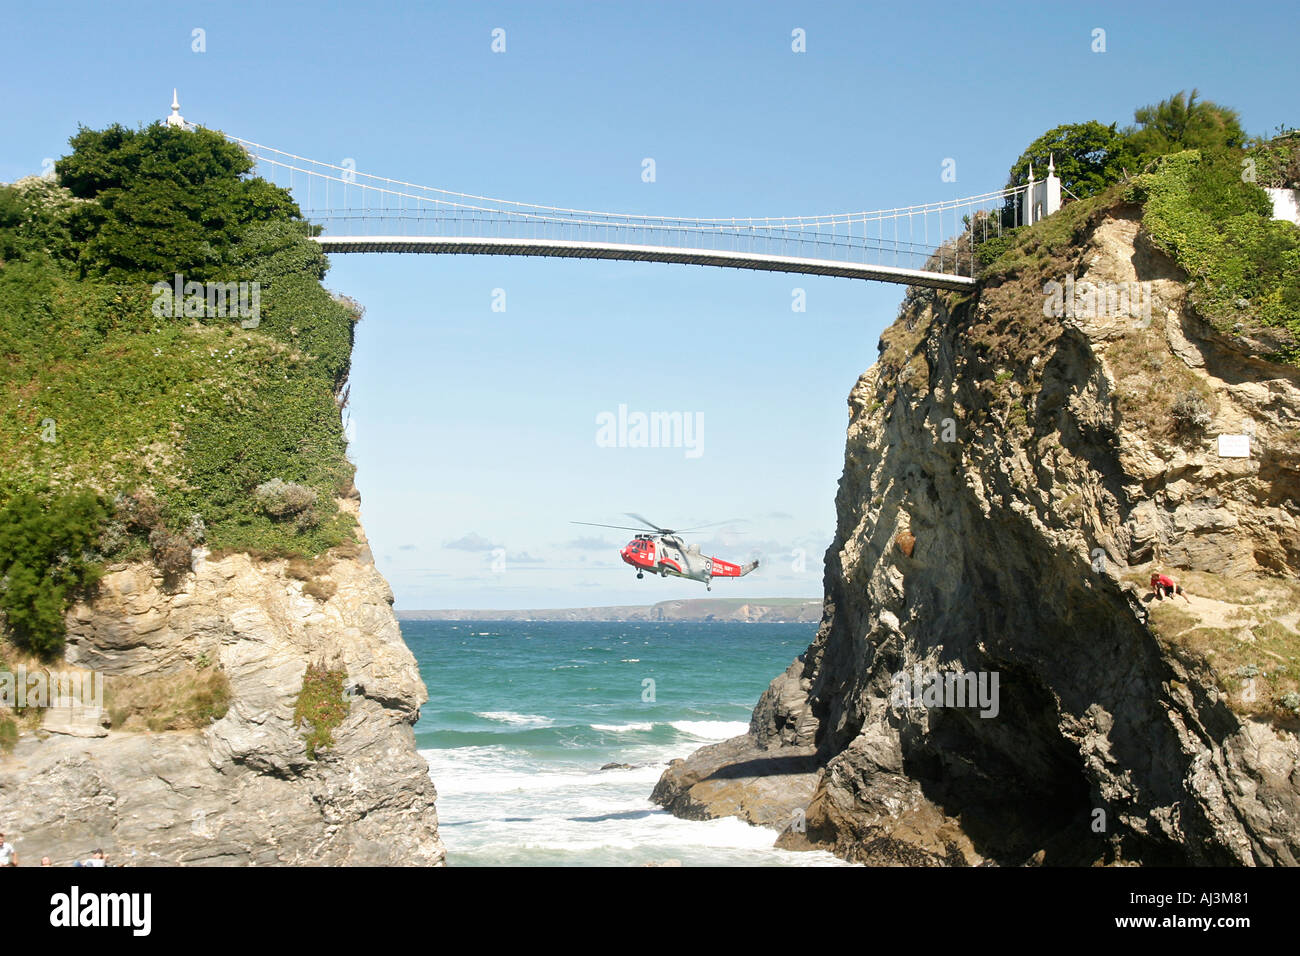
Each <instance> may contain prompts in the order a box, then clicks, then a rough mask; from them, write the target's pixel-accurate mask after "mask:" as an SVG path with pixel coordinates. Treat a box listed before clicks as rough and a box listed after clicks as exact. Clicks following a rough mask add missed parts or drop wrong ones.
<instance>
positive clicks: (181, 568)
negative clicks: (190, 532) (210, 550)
mask: <svg viewBox="0 0 1300 956" xmlns="http://www.w3.org/2000/svg"><path fill="white" fill-rule="evenodd" d="M149 548H150V550H151V551H152V553H153V563H154V564H155V565H157V566H158V570H159V571H161V572H162V573H163V577H164V578H166V579H167V580H169V581H175V580H176V579H177V578H179V577H180V576H181V575H183V574H185V573H186V572H188V571H189V570H190V569H191V566H192V565H191V561H192V558H193V554H192V552H193V550H194V542H192V541H191V540H190V539H189V537H187V536H186V535H183V534H175V533H173V532H171V531H168V530H167V529H166V528H155V529H154V530H153V531H151V532H150V533H149Z"/></svg>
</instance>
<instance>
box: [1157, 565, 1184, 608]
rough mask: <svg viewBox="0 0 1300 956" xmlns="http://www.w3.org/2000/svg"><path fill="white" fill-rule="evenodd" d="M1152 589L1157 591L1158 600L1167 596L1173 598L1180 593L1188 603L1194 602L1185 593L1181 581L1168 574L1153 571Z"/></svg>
mask: <svg viewBox="0 0 1300 956" xmlns="http://www.w3.org/2000/svg"><path fill="white" fill-rule="evenodd" d="M1151 590H1153V591H1155V592H1156V600H1158V601H1163V600H1164V599H1165V598H1166V597H1168V598H1170V599H1172V598H1173V596H1174V595H1175V594H1178V595H1181V596H1182V599H1183V600H1184V601H1186V602H1187V603H1188V604H1191V603H1192V601H1191V599H1190V598H1189V597H1188V596H1187V595H1186V594H1185V593H1183V589H1182V587H1181V586H1180V585H1179V583H1178V582H1177V581H1175V580H1174V579H1173V578H1171V577H1169V576H1168V575H1167V574H1158V573H1156V572H1154V571H1153V572H1151Z"/></svg>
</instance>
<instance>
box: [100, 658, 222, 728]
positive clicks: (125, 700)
mask: <svg viewBox="0 0 1300 956" xmlns="http://www.w3.org/2000/svg"><path fill="white" fill-rule="evenodd" d="M230 698H231V690H230V680H229V678H227V677H226V672H225V671H223V670H221V669H220V668H217V667H187V668H183V669H181V670H178V671H173V672H171V673H169V674H162V675H155V676H148V677H143V676H142V677H108V678H106V679H105V681H104V706H105V708H106V709H107V710H108V716H109V720H110V721H111V727H112V729H113V730H124V731H145V730H148V731H164V730H195V729H202V728H204V727H207V726H208V725H209V724H211V723H212V722H213V721H214V720H220V719H221V718H222V717H224V716H225V715H226V711H227V710H228V709H229V707H230Z"/></svg>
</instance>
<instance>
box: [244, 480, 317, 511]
mask: <svg viewBox="0 0 1300 956" xmlns="http://www.w3.org/2000/svg"><path fill="white" fill-rule="evenodd" d="M253 497H255V498H256V499H257V503H258V504H259V505H261V506H262V509H263V510H264V511H265V512H266V513H267V514H268V515H270V516H271V517H272V518H286V517H289V516H291V515H300V514H302V513H303V512H305V511H307V509H309V508H313V507H314V506H315V504H316V492H315V491H313V490H312V489H311V488H308V487H307V486H306V485H298V484H294V483H293V482H287V481H281V480H280V479H279V478H272V479H271V480H270V481H267V482H263V483H262V484H260V485H258V486H257V489H256V490H255V491H254V492H253Z"/></svg>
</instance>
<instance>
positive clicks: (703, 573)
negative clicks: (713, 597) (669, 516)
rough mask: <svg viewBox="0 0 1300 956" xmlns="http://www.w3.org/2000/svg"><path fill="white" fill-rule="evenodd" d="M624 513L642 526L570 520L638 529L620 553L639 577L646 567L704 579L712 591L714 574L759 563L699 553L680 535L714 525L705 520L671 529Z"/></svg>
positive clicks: (733, 574) (744, 570)
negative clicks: (685, 526)
mask: <svg viewBox="0 0 1300 956" xmlns="http://www.w3.org/2000/svg"><path fill="white" fill-rule="evenodd" d="M626 514H627V516H628V517H629V518H632V519H634V520H636V521H639V522H641V524H642V525H644V527H642V528H629V527H626V526H624V525H618V524H597V523H596V522H594V521H574V522H573V524H585V525H589V526H590V527H593V528H615V529H617V530H619V531H635V532H637V535H636V537H634V538H633V539H632V540H631V541H629V542H628V543H627V546H626V547H624V548H623V550H622V551H621V552H620V554H621V556H622V558H623V561H624V562H625V563H627V564H630V565H632V567H634V568H636V576H637V577H638V578H643V577H645V572H647V571H649V572H650V573H651V574H658V575H659V576H660V577H665V578H666V577H668V576H669V575H670V574H671V575H672V576H673V577H676V578H689V579H690V580H692V581H703V582H704V586H705V588H706V589H707V590H710V591H712V590H713V584H712V581H713V579H714V578H740V577H744V576H745V575H746V574H748V573H749V572H750V571H753V570H754V569H755V568H756V567H758V562H757V561H750V562H749V563H748V564H732V563H731V562H730V561H723V560H722V559H721V558H711V557H709V556H708V555H707V554H701V553H700V546H699V545H697V544H686V543H685V542H684V541H682V539H681V537H680V536H681V535H683V534H686V533H687V532H689V531H699V530H700V529H702V528H711V527H714V525H711V524H705V525H699V526H697V527H694V528H682V529H681V530H678V531H674V530H673V529H672V528H661V527H659V526H658V525H656V524H654V523H652V522H650V521H647V520H646V519H645V518H643V517H641V516H640V515H638V514H633V513H632V512H630V511H629V512H626ZM715 524H726V522H725V521H719V522H715Z"/></svg>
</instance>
